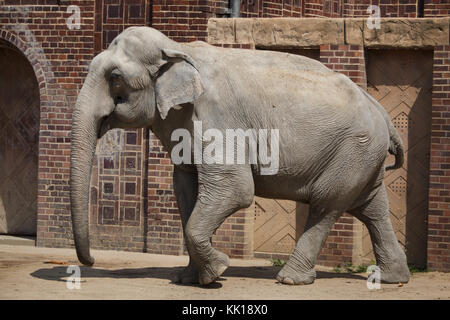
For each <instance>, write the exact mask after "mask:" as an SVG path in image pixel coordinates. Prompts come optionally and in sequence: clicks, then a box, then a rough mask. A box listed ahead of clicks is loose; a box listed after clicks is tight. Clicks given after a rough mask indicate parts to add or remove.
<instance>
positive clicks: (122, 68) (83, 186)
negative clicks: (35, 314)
mask: <svg viewBox="0 0 450 320" xmlns="http://www.w3.org/2000/svg"><path fill="white" fill-rule="evenodd" d="M194 120H201V121H202V122H203V130H206V129H208V128H218V129H222V130H224V129H226V128H230V129H236V128H242V129H244V130H246V129H248V128H255V129H258V128H265V129H271V128H277V129H279V130H280V132H279V133H280V160H279V161H280V162H279V163H280V169H279V171H278V173H277V174H275V175H261V174H260V167H259V165H249V164H245V165H218V164H214V165H206V164H198V165H184V164H183V165H181V166H175V170H174V189H175V193H176V197H177V201H178V206H179V209H180V213H181V217H182V224H183V230H184V237H185V242H186V245H187V248H188V251H189V256H190V262H189V265H188V266H187V267H186V268H185V269H184V271H183V272H181V273H180V274H179V275H178V278H177V281H179V282H182V283H196V282H199V283H200V284H208V283H211V282H213V281H215V280H216V279H217V278H218V277H219V276H220V275H221V274H222V273H223V271H224V270H225V269H226V268H227V267H228V265H229V259H228V257H227V256H226V255H225V254H224V253H222V252H219V251H218V250H216V249H214V248H213V247H212V246H211V242H210V238H211V236H212V234H213V232H214V231H215V230H216V229H217V228H218V227H219V226H220V224H221V223H222V222H223V221H224V220H225V218H227V217H228V216H230V215H231V214H233V213H234V212H236V211H237V210H239V209H241V208H245V207H248V206H249V205H250V204H251V202H252V199H253V196H255V195H257V196H260V197H268V198H279V199H289V200H295V201H301V202H305V203H309V204H310V212H309V216H308V220H307V224H306V228H305V232H304V234H303V235H302V236H301V238H300V239H299V241H298V244H297V246H296V248H295V250H294V252H293V254H292V256H291V257H290V259H289V261H288V262H287V264H286V265H285V266H284V267H283V269H282V270H281V271H280V272H279V274H278V275H277V280H278V281H280V282H282V283H286V284H309V283H312V282H313V281H314V279H315V276H316V273H315V271H314V265H315V261H316V257H317V256H318V254H319V251H320V249H321V247H322V245H323V243H324V242H325V240H326V238H327V235H328V233H329V231H330V229H331V227H332V226H333V224H334V222H335V221H336V219H338V218H339V217H340V216H341V215H342V214H343V213H344V212H350V213H351V214H352V215H354V216H355V217H357V218H358V219H360V220H361V221H363V222H364V223H365V225H366V226H367V228H368V230H369V232H370V236H371V239H372V243H373V247H374V252H375V256H376V260H377V264H378V266H379V267H380V268H381V277H382V281H385V282H407V281H408V279H409V276H410V274H409V270H408V267H407V264H406V257H405V254H404V252H403V251H402V249H401V248H400V246H399V244H398V242H397V239H396V237H395V234H394V231H393V229H392V225H391V222H390V220H389V210H388V200H387V196H386V190H385V186H384V183H383V177H384V172H385V167H384V160H385V158H386V155H387V152H388V151H389V152H390V153H391V154H394V155H395V159H396V160H395V164H394V165H392V166H391V167H389V168H387V169H395V168H398V167H401V165H402V163H403V146H402V143H401V140H400V138H399V136H398V134H397V133H396V131H395V129H394V127H393V125H392V123H391V121H390V119H389V117H388V115H387V114H386V112H385V111H384V109H383V107H382V106H380V105H379V104H378V103H377V102H376V101H375V100H374V99H373V98H371V97H370V96H369V95H368V94H367V93H366V92H365V91H363V90H361V89H360V88H359V87H358V86H357V85H355V84H354V83H353V82H352V81H351V80H349V78H347V77H346V76H343V75H341V74H339V73H336V72H333V71H331V70H329V69H328V68H326V67H325V66H324V65H323V64H321V63H319V62H317V61H314V60H312V59H309V58H306V57H302V56H297V55H291V54H286V53H279V52H270V51H253V50H239V49H224V48H217V47H214V46H210V45H208V44H206V43H203V42H193V43H188V44H181V43H176V42H173V41H172V40H170V39H168V38H167V37H166V36H164V35H163V34H161V33H160V32H158V31H156V30H154V29H152V28H147V27H132V28H128V29H126V30H125V31H124V32H123V33H122V34H120V35H119V36H118V37H117V38H116V39H115V40H114V41H113V42H112V43H111V45H110V46H109V48H108V49H107V50H105V51H104V52H102V53H101V54H99V55H98V56H96V57H95V58H94V59H93V60H92V63H91V64H90V67H89V73H88V75H87V78H86V80H85V83H84V85H83V87H82V89H81V91H80V94H79V96H78V100H77V103H76V107H75V111H74V114H73V129H72V153H71V180H70V187H71V209H72V222H73V231H74V239H75V245H76V250H77V254H78V258H79V260H80V262H81V263H83V264H85V265H92V264H93V263H94V259H93V258H92V257H91V255H90V252H89V223H88V198H89V183H90V181H89V179H90V173H91V165H92V159H93V156H94V151H95V147H96V143H97V139H98V138H99V137H101V136H102V135H103V134H104V133H105V132H107V131H108V130H109V129H112V128H142V127H147V128H150V129H151V130H152V132H154V134H155V135H156V136H157V137H158V138H159V139H160V140H161V142H162V143H163V145H164V147H165V148H166V149H167V150H168V151H169V153H170V152H171V149H172V147H173V146H174V145H175V144H176V143H178V142H172V141H171V139H170V137H171V133H172V131H173V130H174V129H176V128H186V129H188V130H189V131H190V132H191V134H193V121H194Z"/></svg>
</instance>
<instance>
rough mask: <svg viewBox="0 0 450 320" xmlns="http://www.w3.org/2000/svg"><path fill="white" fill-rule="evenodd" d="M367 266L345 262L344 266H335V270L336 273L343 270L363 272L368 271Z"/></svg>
mask: <svg viewBox="0 0 450 320" xmlns="http://www.w3.org/2000/svg"><path fill="white" fill-rule="evenodd" d="M366 269H367V267H365V266H361V265H359V266H354V265H352V264H351V263H349V262H347V263H345V264H344V266H343V267H341V266H340V265H339V266H335V267H334V269H333V271H334V272H336V273H341V272H346V273H362V272H366Z"/></svg>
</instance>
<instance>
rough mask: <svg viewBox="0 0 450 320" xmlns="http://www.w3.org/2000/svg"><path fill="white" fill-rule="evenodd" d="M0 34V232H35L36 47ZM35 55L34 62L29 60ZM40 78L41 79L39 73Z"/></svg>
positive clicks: (37, 114) (37, 122) (14, 37)
mask: <svg viewBox="0 0 450 320" xmlns="http://www.w3.org/2000/svg"><path fill="white" fill-rule="evenodd" d="M3 34H4V33H3V32H2V39H0V64H1V69H2V70H3V74H2V77H0V84H1V91H2V93H1V96H2V100H1V101H0V124H1V125H0V149H1V150H2V153H3V154H2V156H1V161H0V202H1V203H0V232H2V233H6V234H17V235H35V234H36V232H37V199H38V197H37V192H38V186H37V171H38V158H39V149H38V148H39V129H40V111H41V99H40V96H41V91H44V92H43V93H45V89H46V88H45V83H44V86H41V88H40V83H39V82H38V79H37V77H36V73H37V72H38V73H43V70H42V68H41V66H40V63H38V62H37V61H36V58H35V57H36V56H38V55H37V54H34V55H33V54H32V55H31V56H30V52H31V53H36V49H35V48H33V47H31V50H30V47H29V48H26V47H25V46H24V42H23V41H21V40H20V39H19V38H17V37H16V36H15V35H14V34H11V33H9V34H6V39H3ZM33 59H34V61H33ZM41 81H45V79H44V78H42V80H41Z"/></svg>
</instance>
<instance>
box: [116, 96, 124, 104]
mask: <svg viewBox="0 0 450 320" xmlns="http://www.w3.org/2000/svg"><path fill="white" fill-rule="evenodd" d="M124 102H125V99H124V98H123V97H121V96H117V97H116V98H115V99H114V104H121V103H124Z"/></svg>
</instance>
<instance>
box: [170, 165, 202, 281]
mask: <svg viewBox="0 0 450 320" xmlns="http://www.w3.org/2000/svg"><path fill="white" fill-rule="evenodd" d="M192 169H193V170H192V171H186V170H183V169H181V168H180V167H178V166H175V168H174V172H173V187H174V191H175V196H176V198H177V204H178V210H179V211H180V216H181V224H182V226H183V235H184V237H186V224H187V222H188V220H189V217H190V216H191V213H192V210H194V206H195V202H196V201H197V194H198V181H197V171H196V169H195V167H193V168H192ZM174 281H175V282H178V283H183V284H189V283H198V269H197V266H196V265H195V263H194V261H193V260H192V258H191V257H189V264H188V265H187V266H186V267H185V268H184V269H183V270H182V271H181V272H180V273H179V274H177V276H176V277H175V279H174Z"/></svg>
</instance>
